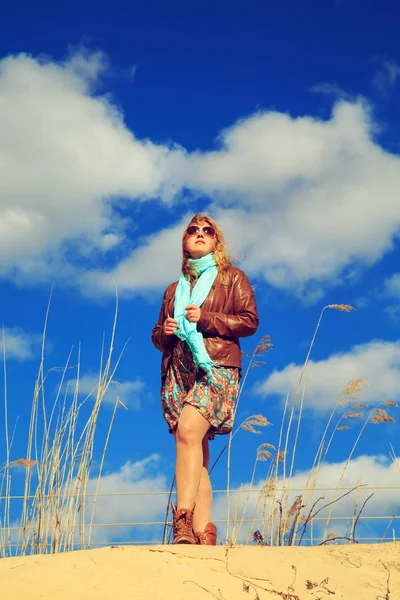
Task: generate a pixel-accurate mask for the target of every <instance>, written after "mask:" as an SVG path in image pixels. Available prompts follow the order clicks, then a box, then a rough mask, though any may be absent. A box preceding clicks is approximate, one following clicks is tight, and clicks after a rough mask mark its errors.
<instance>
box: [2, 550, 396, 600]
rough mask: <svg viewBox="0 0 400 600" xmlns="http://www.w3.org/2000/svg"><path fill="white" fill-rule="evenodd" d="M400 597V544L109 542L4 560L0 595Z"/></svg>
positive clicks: (223, 599)
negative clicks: (307, 545)
mask: <svg viewBox="0 0 400 600" xmlns="http://www.w3.org/2000/svg"><path fill="white" fill-rule="evenodd" d="M274 597H275V598H277V599H278V598H283V599H284V600H306V599H311V598H312V599H313V600H317V599H321V600H322V599H324V600H325V598H328V597H329V598H331V599H332V600H339V598H345V599H346V600H400V543H385V544H379V545H378V544H375V545H364V544H363V545H351V546H328V547H315V548H268V547H259V546H257V547H254V546H252V547H249V546H236V547H233V548H227V547H225V546H216V547H210V546H205V547H204V546H203V547H199V546H171V545H169V546H147V547H144V548H142V547H127V546H125V547H119V548H115V547H114V548H113V547H107V548H101V549H97V550H83V551H77V552H70V553H66V554H58V555H36V556H28V557H19V558H5V559H2V560H0V598H1V600H20V599H22V598H24V599H25V598H29V599H30V600H39V599H45V600H66V599H67V598H68V599H69V600H70V599H72V598H73V599H76V600H94V599H96V600H103V599H104V600H106V599H107V600H108V599H110V600H111V599H114V598H117V599H118V600H128V599H129V600H137V599H141V598H146V599H149V600H158V599H160V600H161V599H164V598H168V599H171V598H173V599H174V600H183V599H185V600H186V599H189V600H190V599H193V600H205V599H207V598H209V599H211V598H218V599H220V600H236V599H241V600H246V599H247V598H248V599H249V600H256V599H257V598H259V599H260V600H263V599H264V598H265V599H271V598H274Z"/></svg>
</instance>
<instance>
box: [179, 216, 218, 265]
mask: <svg viewBox="0 0 400 600" xmlns="http://www.w3.org/2000/svg"><path fill="white" fill-rule="evenodd" d="M190 226H195V227H197V229H198V231H197V232H196V233H193V234H192V235H188V234H186V238H185V250H186V252H188V253H189V254H190V258H202V257H203V256H206V254H210V252H214V250H215V247H216V243H217V238H216V236H215V234H214V236H213V237H210V236H209V235H207V234H206V233H204V228H206V232H207V230H208V228H210V225H208V223H201V224H199V223H191V224H190ZM190 226H189V227H190Z"/></svg>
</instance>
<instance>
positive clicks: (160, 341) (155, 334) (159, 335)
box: [151, 288, 174, 352]
mask: <svg viewBox="0 0 400 600" xmlns="http://www.w3.org/2000/svg"><path fill="white" fill-rule="evenodd" d="M168 289H169V288H167V289H166V290H165V292H164V296H163V299H162V304H161V309H160V314H159V317H158V321H157V323H156V324H155V326H154V327H153V331H152V334H151V341H152V342H153V344H154V346H155V347H156V348H157V350H160V351H161V352H164V350H165V349H166V347H167V346H168V345H169V344H171V343H172V342H173V341H174V336H173V335H165V333H164V331H163V323H164V321H165V319H166V318H167V316H168V315H167V311H166V299H167V296H168Z"/></svg>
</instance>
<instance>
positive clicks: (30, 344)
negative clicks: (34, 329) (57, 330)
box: [0, 327, 42, 360]
mask: <svg viewBox="0 0 400 600" xmlns="http://www.w3.org/2000/svg"><path fill="white" fill-rule="evenodd" d="M3 341H4V345H3ZM41 342H42V336H41V335H38V334H34V333H27V332H25V331H23V330H22V329H21V328H19V327H8V328H7V327H6V328H4V340H3V332H1V336H0V343H1V352H2V353H3V349H4V346H5V352H6V358H7V359H10V358H15V359H17V360H30V359H31V358H33V357H34V356H35V354H36V351H37V350H38V349H39V348H40V344H41Z"/></svg>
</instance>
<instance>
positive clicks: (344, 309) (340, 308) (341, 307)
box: [327, 304, 356, 312]
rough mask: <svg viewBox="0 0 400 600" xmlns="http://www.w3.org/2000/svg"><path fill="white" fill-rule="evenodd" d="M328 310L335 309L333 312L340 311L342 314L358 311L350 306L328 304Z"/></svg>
mask: <svg viewBox="0 0 400 600" xmlns="http://www.w3.org/2000/svg"><path fill="white" fill-rule="evenodd" d="M327 308H333V310H338V311H340V312H351V311H352V310H356V309H355V308H354V306H350V304H328V306H327Z"/></svg>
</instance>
